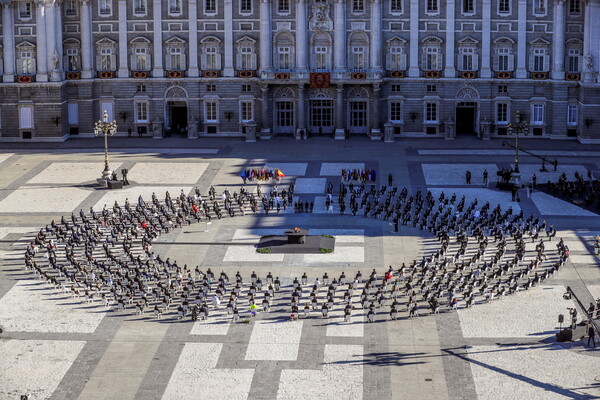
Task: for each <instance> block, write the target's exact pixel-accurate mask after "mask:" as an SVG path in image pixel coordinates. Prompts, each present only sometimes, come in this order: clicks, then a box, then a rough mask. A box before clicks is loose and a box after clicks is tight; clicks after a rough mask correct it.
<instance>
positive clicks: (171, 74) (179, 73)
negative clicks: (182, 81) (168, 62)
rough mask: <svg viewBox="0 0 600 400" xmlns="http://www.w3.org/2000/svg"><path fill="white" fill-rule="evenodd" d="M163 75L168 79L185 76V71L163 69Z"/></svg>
mask: <svg viewBox="0 0 600 400" xmlns="http://www.w3.org/2000/svg"><path fill="white" fill-rule="evenodd" d="M165 76H166V77H167V78H170V79H178V78H183V77H185V71H165Z"/></svg>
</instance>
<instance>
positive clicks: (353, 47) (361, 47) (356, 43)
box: [348, 31, 369, 72]
mask: <svg viewBox="0 0 600 400" xmlns="http://www.w3.org/2000/svg"><path fill="white" fill-rule="evenodd" d="M349 48H350V54H349V55H348V56H349V59H350V61H351V63H352V68H353V69H354V70H358V71H359V72H362V71H364V70H365V69H367V68H369V61H368V60H369V53H368V50H369V37H368V36H367V34H366V33H365V32H362V31H358V32H354V33H353V34H352V35H351V36H350V38H349Z"/></svg>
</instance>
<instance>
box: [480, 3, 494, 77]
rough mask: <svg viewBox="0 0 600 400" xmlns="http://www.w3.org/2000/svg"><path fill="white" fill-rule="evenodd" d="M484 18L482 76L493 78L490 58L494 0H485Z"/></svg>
mask: <svg viewBox="0 0 600 400" xmlns="http://www.w3.org/2000/svg"><path fill="white" fill-rule="evenodd" d="M482 13H483V19H482V30H483V32H482V33H481V77H482V78H491V77H492V69H491V67H490V60H491V58H492V56H491V53H492V36H491V31H492V0H483V9H482Z"/></svg>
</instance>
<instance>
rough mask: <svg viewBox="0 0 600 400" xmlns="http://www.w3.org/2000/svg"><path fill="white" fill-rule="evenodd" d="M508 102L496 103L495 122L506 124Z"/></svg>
mask: <svg viewBox="0 0 600 400" xmlns="http://www.w3.org/2000/svg"><path fill="white" fill-rule="evenodd" d="M508 115H509V113H508V103H498V104H496V123H497V124H508V122H509V121H508Z"/></svg>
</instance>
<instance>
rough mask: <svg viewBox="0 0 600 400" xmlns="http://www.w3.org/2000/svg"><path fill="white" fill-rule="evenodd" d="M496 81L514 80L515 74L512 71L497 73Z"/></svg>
mask: <svg viewBox="0 0 600 400" xmlns="http://www.w3.org/2000/svg"><path fill="white" fill-rule="evenodd" d="M495 76H496V79H512V77H513V72H512V71H496V74H495Z"/></svg>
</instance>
